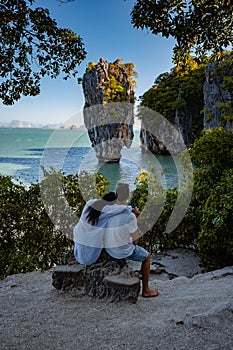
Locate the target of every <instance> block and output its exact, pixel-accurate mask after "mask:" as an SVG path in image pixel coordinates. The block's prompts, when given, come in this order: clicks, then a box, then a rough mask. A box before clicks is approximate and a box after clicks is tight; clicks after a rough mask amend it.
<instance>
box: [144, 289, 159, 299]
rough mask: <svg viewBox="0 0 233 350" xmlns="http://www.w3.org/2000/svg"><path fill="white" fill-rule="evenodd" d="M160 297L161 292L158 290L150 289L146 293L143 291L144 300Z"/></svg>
mask: <svg viewBox="0 0 233 350" xmlns="http://www.w3.org/2000/svg"><path fill="white" fill-rule="evenodd" d="M158 295H159V292H158V291H157V290H152V289H148V290H146V291H142V297H143V298H153V297H157V296H158Z"/></svg>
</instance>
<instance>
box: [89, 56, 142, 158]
mask: <svg viewBox="0 0 233 350" xmlns="http://www.w3.org/2000/svg"><path fill="white" fill-rule="evenodd" d="M133 67H134V65H133V64H132V63H125V64H123V63H122V62H121V60H116V61H115V62H113V63H108V62H107V61H105V60H104V59H103V58H101V59H100V60H99V62H98V63H97V64H95V63H93V62H90V63H89V65H88V67H87V69H86V72H85V74H84V76H83V82H82V85H83V92H84V96H85V106H84V111H83V112H84V113H83V114H84V123H85V126H86V128H87V129H88V135H89V138H90V140H91V143H92V147H94V149H95V152H96V156H97V158H98V159H99V160H101V161H104V162H105V161H106V162H118V161H119V160H120V158H121V149H122V147H123V146H126V147H130V146H131V143H132V140H133V136H134V134H133V123H134V116H133V102H134V89H133V85H134V81H133V79H132V77H133V76H134V75H135V72H134V70H133Z"/></svg>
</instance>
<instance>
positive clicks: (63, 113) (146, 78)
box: [0, 0, 174, 125]
mask: <svg viewBox="0 0 233 350" xmlns="http://www.w3.org/2000/svg"><path fill="white" fill-rule="evenodd" d="M133 4H134V0H126V1H124V0H99V1H96V0H75V1H74V2H71V3H68V4H60V3H59V2H58V1H57V0H38V1H36V2H35V5H36V6H41V7H47V8H48V9H49V10H50V15H51V17H52V18H54V19H56V21H57V23H58V25H59V26H60V27H63V28H70V29H72V30H73V31H74V32H76V33H77V34H80V36H81V37H82V39H83V42H84V45H85V49H86V51H87V57H86V59H85V61H83V63H82V64H81V65H80V66H79V68H78V71H79V76H80V77H82V76H83V74H84V71H85V69H86V67H87V64H88V62H90V61H94V62H98V60H99V58H100V57H104V59H105V60H107V61H109V62H113V61H115V60H116V59H117V58H122V59H123V60H124V61H123V62H133V63H135V65H136V68H135V70H136V71H137V72H138V75H139V76H138V78H137V85H138V86H137V88H136V90H135V93H136V97H139V96H140V95H142V94H143V93H144V92H145V91H147V90H148V89H149V88H150V87H151V86H152V84H153V82H154V80H155V78H156V77H157V76H158V75H159V74H161V73H164V72H167V71H170V69H171V68H172V66H173V63H172V47H173V45H174V41H173V39H166V38H162V37H161V36H155V35H152V34H150V33H149V32H148V31H147V30H140V29H135V28H133V26H132V24H131V18H130V11H131V9H132V7H133ZM83 105H84V97H83V91H82V86H81V85H79V84H78V83H77V79H75V78H73V79H70V80H69V81H65V80H63V79H62V78H57V79H54V80H52V79H49V78H44V79H43V80H42V84H41V94H40V95H39V96H37V97H23V98H21V100H19V101H18V102H15V104H14V105H13V106H4V105H3V104H2V103H1V106H0V121H4V122H6V121H11V120H13V119H18V120H23V121H29V122H32V123H42V124H47V123H60V122H65V121H66V120H67V119H69V118H70V117H72V116H73V115H75V114H77V113H78V114H79V118H80V120H79V121H78V124H80V125H81V124H83V121H82V120H81V117H80V116H81V113H80V112H81V111H82V109H83Z"/></svg>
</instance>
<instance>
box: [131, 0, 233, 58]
mask: <svg viewBox="0 0 233 350" xmlns="http://www.w3.org/2000/svg"><path fill="white" fill-rule="evenodd" d="M232 13H233V2H232V1H231V0H223V1H219V0H208V1H206V0H187V1H184V0H158V1H155V0H137V1H136V3H135V5H134V7H133V10H132V12H131V19H132V23H133V25H134V27H136V28H142V29H143V28H147V29H149V30H151V32H152V33H153V34H155V35H157V34H161V35H162V36H164V37H166V38H168V37H169V36H172V37H173V38H174V39H175V40H176V42H177V43H176V45H175V47H174V49H173V51H174V60H175V62H176V63H180V62H182V61H185V60H186V58H187V57H188V54H191V53H192V54H194V55H195V56H197V57H199V58H201V57H203V56H204V55H205V54H206V53H208V54H209V52H212V53H213V54H214V55H217V54H219V53H221V52H222V51H223V49H224V48H226V47H227V46H228V45H232V43H233V16H232Z"/></svg>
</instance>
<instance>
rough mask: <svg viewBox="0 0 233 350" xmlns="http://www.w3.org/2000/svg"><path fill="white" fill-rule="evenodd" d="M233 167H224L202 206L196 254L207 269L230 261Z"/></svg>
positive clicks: (232, 249)
mask: <svg viewBox="0 0 233 350" xmlns="http://www.w3.org/2000/svg"><path fill="white" fill-rule="evenodd" d="M232 208H233V169H231V170H228V171H225V172H224V174H223V176H222V178H221V180H220V181H219V183H218V184H217V186H215V187H214V188H213V189H211V191H210V193H209V197H208V199H207V201H206V202H205V205H204V208H203V210H202V220H201V227H200V228H201V229H200V233H199V236H198V248H199V255H200V257H201V259H202V261H203V263H204V264H205V265H206V266H208V267H209V268H210V269H213V268H221V267H224V266H227V265H233V215H232Z"/></svg>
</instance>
